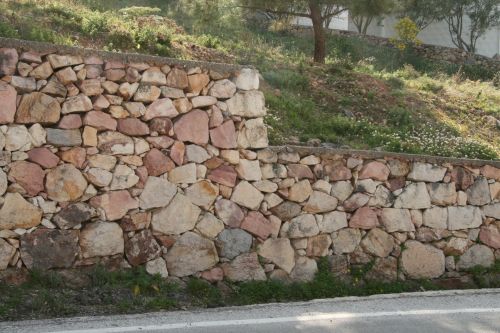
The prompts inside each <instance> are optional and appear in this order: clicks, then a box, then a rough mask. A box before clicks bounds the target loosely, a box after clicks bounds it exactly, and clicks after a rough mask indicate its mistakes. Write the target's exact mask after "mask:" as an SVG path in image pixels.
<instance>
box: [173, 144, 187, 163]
mask: <svg viewBox="0 0 500 333" xmlns="http://www.w3.org/2000/svg"><path fill="white" fill-rule="evenodd" d="M185 152H186V146H185V145H184V143H182V142H181V141H175V143H174V144H173V146H172V148H170V158H171V159H172V161H174V162H175V164H177V165H182V164H183V163H184V153H185Z"/></svg>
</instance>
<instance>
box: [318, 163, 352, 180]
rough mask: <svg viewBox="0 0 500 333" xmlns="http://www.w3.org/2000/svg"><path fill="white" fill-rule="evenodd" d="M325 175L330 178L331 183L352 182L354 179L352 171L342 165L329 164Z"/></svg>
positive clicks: (326, 166)
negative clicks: (352, 178)
mask: <svg viewBox="0 0 500 333" xmlns="http://www.w3.org/2000/svg"><path fill="white" fill-rule="evenodd" d="M324 172H325V175H326V176H328V177H330V181H332V182H336V181H340V180H350V179H351V177H352V173H351V170H349V168H347V167H346V166H344V165H341V164H327V165H325V168H324Z"/></svg>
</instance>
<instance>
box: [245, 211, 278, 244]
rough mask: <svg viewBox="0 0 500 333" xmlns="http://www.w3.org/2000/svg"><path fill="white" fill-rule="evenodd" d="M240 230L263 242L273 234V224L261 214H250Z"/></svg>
mask: <svg viewBox="0 0 500 333" xmlns="http://www.w3.org/2000/svg"><path fill="white" fill-rule="evenodd" d="M240 228H241V229H243V230H246V231H248V232H249V233H251V234H252V235H254V236H256V237H258V238H260V239H262V240H265V239H267V238H268V237H269V235H271V233H272V232H273V226H272V224H271V222H269V220H268V219H266V218H265V217H264V215H262V214H261V213H259V212H250V213H248V215H247V217H245V219H244V220H243V222H242V223H241V226H240Z"/></svg>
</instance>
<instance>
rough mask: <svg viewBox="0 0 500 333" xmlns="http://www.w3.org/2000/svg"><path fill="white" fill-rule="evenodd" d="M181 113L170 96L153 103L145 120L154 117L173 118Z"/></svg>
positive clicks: (147, 111)
mask: <svg viewBox="0 0 500 333" xmlns="http://www.w3.org/2000/svg"><path fill="white" fill-rule="evenodd" d="M178 114H179V112H177V109H176V108H175V106H174V104H173V103H172V100H171V99H170V98H162V99H159V100H156V101H154V102H153V103H151V104H150V105H149V106H148V108H147V110H146V114H145V115H144V120H146V121H148V120H151V119H154V118H163V117H166V118H173V117H176V116H177V115H178Z"/></svg>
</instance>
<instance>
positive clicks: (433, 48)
mask: <svg viewBox="0 0 500 333" xmlns="http://www.w3.org/2000/svg"><path fill="white" fill-rule="evenodd" d="M294 32H295V33H298V34H301V35H304V34H306V35H308V36H309V35H311V34H312V30H311V28H309V27H299V26H295V27H294ZM330 33H331V34H333V35H340V36H347V37H357V38H362V39H363V40H366V41H367V42H369V43H371V44H374V45H379V46H385V47H391V48H393V47H394V45H393V43H391V41H390V39H389V38H384V37H378V36H371V35H365V36H363V35H361V34H359V33H357V32H354V31H345V30H330ZM414 51H415V53H416V54H418V55H419V56H421V57H424V58H427V59H432V60H437V61H446V62H450V63H453V64H457V65H478V66H483V67H484V68H486V69H488V70H489V71H491V72H498V71H500V61H499V60H500V59H499V57H494V58H489V57H486V56H483V55H480V54H474V53H470V52H467V51H464V50H460V49H458V48H452V47H445V46H439V45H431V44H421V45H418V46H415V48H414Z"/></svg>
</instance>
